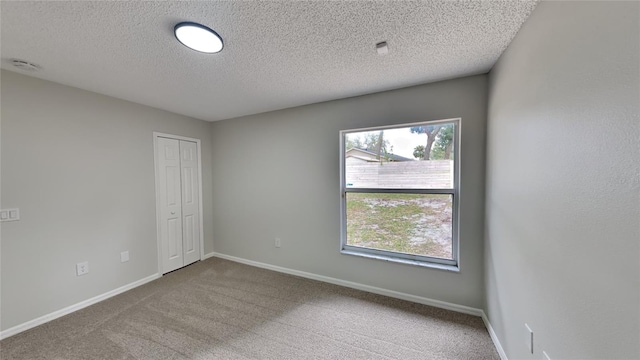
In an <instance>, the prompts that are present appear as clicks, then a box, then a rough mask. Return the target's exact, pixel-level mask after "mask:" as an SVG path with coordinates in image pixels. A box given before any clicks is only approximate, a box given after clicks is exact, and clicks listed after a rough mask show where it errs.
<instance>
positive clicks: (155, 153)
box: [153, 131, 204, 274]
mask: <svg viewBox="0 0 640 360" xmlns="http://www.w3.org/2000/svg"><path fill="white" fill-rule="evenodd" d="M160 137H163V138H168V139H175V140H185V141H191V142H195V143H196V146H197V150H198V187H199V190H200V191H199V196H200V204H199V209H198V210H199V212H200V221H199V222H200V224H199V225H200V260H203V257H204V223H203V218H204V217H203V214H202V150H201V148H200V139H196V138H190V137H185V136H179V135H172V134H165V133H161V132H157V131H154V132H153V167H154V174H155V187H156V246H157V250H158V274H162V273H163V270H162V248H161V237H160V223H161V214H160V188H159V186H158V177H159V175H160V174H159V172H158V171H159V169H158V138H160Z"/></svg>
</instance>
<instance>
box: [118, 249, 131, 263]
mask: <svg viewBox="0 0 640 360" xmlns="http://www.w3.org/2000/svg"><path fill="white" fill-rule="evenodd" d="M127 261H129V250H127V251H123V252H121V253H120V262H127Z"/></svg>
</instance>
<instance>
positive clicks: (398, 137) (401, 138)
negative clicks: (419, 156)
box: [347, 127, 427, 159]
mask: <svg viewBox="0 0 640 360" xmlns="http://www.w3.org/2000/svg"><path fill="white" fill-rule="evenodd" d="M379 132H380V130H374V131H368V132H360V133H357V134H358V135H361V134H367V133H371V134H376V135H377V134H378V133H379ZM347 136H353V135H351V134H349V135H347ZM384 139H385V140H387V141H389V144H390V145H391V146H393V154H395V155H400V156H404V157H406V158H409V159H414V156H413V150H414V149H415V147H416V146H418V145H424V144H425V142H426V141H427V140H426V139H427V136H426V135H425V134H414V133H411V131H410V130H409V128H408V127H405V128H399V129H385V130H384Z"/></svg>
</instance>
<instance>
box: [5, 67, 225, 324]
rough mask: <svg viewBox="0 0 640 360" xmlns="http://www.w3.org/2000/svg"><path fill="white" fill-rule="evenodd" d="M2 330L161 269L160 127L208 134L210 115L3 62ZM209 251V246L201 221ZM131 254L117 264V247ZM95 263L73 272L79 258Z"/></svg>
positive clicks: (206, 183)
mask: <svg viewBox="0 0 640 360" xmlns="http://www.w3.org/2000/svg"><path fill="white" fill-rule="evenodd" d="M1 75H2V78H1V80H2V110H1V115H2V135H1V136H2V139H1V144H2V149H1V151H2V179H1V184H2V188H1V193H2V208H13V207H18V208H20V213H21V218H22V220H21V221H19V222H9V223H3V224H2V230H1V235H2V248H1V251H2V263H1V264H2V268H1V271H2V278H1V281H2V288H1V291H2V298H1V303H2V312H1V314H0V316H1V318H2V324H1V325H2V326H1V328H2V329H3V330H6V329H8V328H10V327H12V326H15V325H18V324H20V323H23V322H25V321H29V320H32V319H34V318H37V317H39V316H42V315H45V314H48V313H51V312H53V311H56V310H59V309H61V308H64V307H66V306H69V305H72V304H75V303H78V302H80V301H83V300H86V299H89V298H91V297H93V296H96V295H100V294H102V293H105V292H107V291H110V290H113V289H116V288H118V287H120V286H123V285H126V284H129V283H131V282H134V281H136V280H139V279H142V278H144V277H147V276H149V275H152V274H155V273H157V270H158V266H157V258H158V256H157V250H156V218H155V190H154V167H153V136H152V133H153V131H160V132H165V133H171V134H176V135H183V136H189V137H194V138H199V139H201V140H202V153H203V154H202V156H203V157H202V161H203V164H202V165H203V199H204V218H205V219H210V218H211V217H212V208H211V204H212V201H211V183H212V179H211V166H210V164H211V153H212V152H211V124H209V123H206V122H203V121H200V120H195V119H191V118H187V117H184V116H179V115H175V114H171V113H168V112H165V111H161V110H156V109H152V108H149V107H146V106H141V105H136V104H133V103H129V102H125V101H122V100H117V99H114V98H110V97H107V96H102V95H98V94H95V93H91V92H87V91H83V90H79V89H75V88H71V87H67V86H64V85H59V84H55V83H52V82H47V81H42V80H38V79H35V78H31V77H26V76H23V75H18V74H15V73H12V72H7V71H2V74H1ZM204 230H205V233H204V239H205V253H207V252H210V251H212V250H213V242H212V239H213V237H212V227H211V221H205V228H204ZM124 250H129V252H130V257H131V260H130V261H129V262H127V263H120V252H121V251H124ZM84 260H88V261H89V268H90V273H89V274H87V275H84V276H80V277H77V276H76V275H75V264H76V263H77V262H80V261H84Z"/></svg>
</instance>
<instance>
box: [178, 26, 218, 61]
mask: <svg viewBox="0 0 640 360" xmlns="http://www.w3.org/2000/svg"><path fill="white" fill-rule="evenodd" d="M173 32H174V34H175V35H176V39H178V41H180V42H181V43H182V45H184V46H186V47H188V48H190V49H193V50H195V51H199V52H202V53H206V54H215V53H217V52H220V51H221V50H222V47H223V46H224V45H223V43H222V38H221V37H220V35H218V33H216V32H215V31H213V30H211V29H209V28H208V27H206V26H204V25H200V24H197V23H194V22H181V23H179V24H178V25H176V26H175V27H174V28H173Z"/></svg>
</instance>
